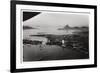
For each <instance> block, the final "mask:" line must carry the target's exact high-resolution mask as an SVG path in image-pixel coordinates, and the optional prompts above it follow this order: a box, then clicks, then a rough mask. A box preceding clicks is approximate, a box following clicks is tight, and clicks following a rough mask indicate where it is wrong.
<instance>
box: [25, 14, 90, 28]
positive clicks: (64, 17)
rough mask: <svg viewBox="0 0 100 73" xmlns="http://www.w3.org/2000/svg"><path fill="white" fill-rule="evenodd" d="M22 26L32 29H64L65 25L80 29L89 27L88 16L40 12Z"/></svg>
mask: <svg viewBox="0 0 100 73" xmlns="http://www.w3.org/2000/svg"><path fill="white" fill-rule="evenodd" d="M23 24H24V25H27V26H32V27H36V26H37V27H38V26H39V27H64V26H65V25H67V24H68V25H69V26H71V27H74V26H78V27H80V26H88V25H89V16H88V14H79V13H74V14H72V13H62V12H60V13H57V12H41V13H40V14H38V15H37V16H35V17H32V18H30V19H28V20H26V21H24V22H23Z"/></svg>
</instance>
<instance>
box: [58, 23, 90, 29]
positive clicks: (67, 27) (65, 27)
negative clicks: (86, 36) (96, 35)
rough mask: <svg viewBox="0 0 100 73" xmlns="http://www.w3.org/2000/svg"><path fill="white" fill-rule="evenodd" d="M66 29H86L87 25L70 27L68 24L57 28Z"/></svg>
mask: <svg viewBox="0 0 100 73" xmlns="http://www.w3.org/2000/svg"><path fill="white" fill-rule="evenodd" d="M68 29H88V27H87V26H82V27H76V26H75V27H70V26H69V25H68V24H67V25H65V26H64V27H63V28H58V30H68Z"/></svg>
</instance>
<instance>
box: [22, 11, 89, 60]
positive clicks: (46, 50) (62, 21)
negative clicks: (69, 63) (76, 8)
mask: <svg viewBox="0 0 100 73" xmlns="http://www.w3.org/2000/svg"><path fill="white" fill-rule="evenodd" d="M88 58H89V16H88V13H74V12H73V14H72V13H71V12H53V11H52V12H50V11H49V12H27V11H23V61H26V62H28V61H47V60H71V59H88Z"/></svg>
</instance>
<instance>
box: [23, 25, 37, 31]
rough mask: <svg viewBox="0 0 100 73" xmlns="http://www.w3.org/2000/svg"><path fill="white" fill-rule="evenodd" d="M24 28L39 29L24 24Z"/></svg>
mask: <svg viewBox="0 0 100 73" xmlns="http://www.w3.org/2000/svg"><path fill="white" fill-rule="evenodd" d="M23 29H24V30H26V29H37V28H33V27H30V26H23Z"/></svg>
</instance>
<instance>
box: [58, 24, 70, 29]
mask: <svg viewBox="0 0 100 73" xmlns="http://www.w3.org/2000/svg"><path fill="white" fill-rule="evenodd" d="M66 29H72V27H70V26H69V25H65V26H64V27H63V28H58V30H66Z"/></svg>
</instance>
